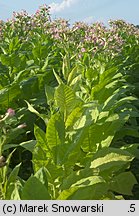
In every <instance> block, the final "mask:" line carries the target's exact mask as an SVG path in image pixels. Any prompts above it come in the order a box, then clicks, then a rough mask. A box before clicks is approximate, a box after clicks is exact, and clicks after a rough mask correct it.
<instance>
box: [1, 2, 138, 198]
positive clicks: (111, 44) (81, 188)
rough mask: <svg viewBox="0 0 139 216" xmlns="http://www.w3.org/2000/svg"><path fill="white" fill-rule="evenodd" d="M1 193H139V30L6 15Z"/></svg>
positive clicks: (41, 13)
mask: <svg viewBox="0 0 139 216" xmlns="http://www.w3.org/2000/svg"><path fill="white" fill-rule="evenodd" d="M0 199H3V200H49V199H51V200H104V199H105V200H119V199H120V200H122V199H137V200H138V199H139V29H138V28H137V27H136V26H134V25H133V24H129V23H126V22H125V21H123V20H115V21H110V22H109V26H105V25H103V23H93V24H90V25H88V24H85V23H83V22H76V23H74V25H73V26H70V25H69V23H68V21H66V20H63V19H56V20H51V16H50V15H49V8H48V7H47V6H46V5H43V6H41V7H40V8H39V9H38V10H37V12H36V13H35V14H33V15H29V14H28V13H27V12H26V11H22V12H20V13H17V12H14V13H13V17H12V18H11V19H9V20H7V21H6V22H4V21H0Z"/></svg>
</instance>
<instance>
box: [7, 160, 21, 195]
mask: <svg viewBox="0 0 139 216" xmlns="http://www.w3.org/2000/svg"><path fill="white" fill-rule="evenodd" d="M20 166H21V164H18V165H17V166H15V168H14V169H13V170H12V172H11V173H10V176H9V178H8V180H7V183H6V192H5V198H6V199H11V194H12V192H13V190H14V189H15V182H16V180H17V176H18V172H19V169H20Z"/></svg>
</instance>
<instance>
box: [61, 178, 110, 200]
mask: <svg viewBox="0 0 139 216" xmlns="http://www.w3.org/2000/svg"><path fill="white" fill-rule="evenodd" d="M107 191H108V186H107V184H106V183H105V181H104V179H103V178H102V177H100V176H91V177H87V178H82V179H81V180H79V181H77V182H76V183H75V184H73V185H72V186H71V187H70V188H69V189H67V190H64V191H62V192H61V194H60V195H59V197H58V198H57V199H62V200H65V199H68V200H69V199H70V200H95V199H101V198H102V197H103V196H104V195H105V194H106V193H107Z"/></svg>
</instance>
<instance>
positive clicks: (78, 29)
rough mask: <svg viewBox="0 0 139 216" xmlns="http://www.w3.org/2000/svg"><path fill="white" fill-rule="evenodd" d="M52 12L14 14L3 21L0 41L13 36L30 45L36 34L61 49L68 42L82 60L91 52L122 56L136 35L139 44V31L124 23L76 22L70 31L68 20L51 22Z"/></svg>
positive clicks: (47, 9) (0, 27)
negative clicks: (49, 38) (53, 42)
mask: <svg viewBox="0 0 139 216" xmlns="http://www.w3.org/2000/svg"><path fill="white" fill-rule="evenodd" d="M49 11H50V8H49V7H48V6H47V5H43V6H41V7H39V9H38V10H37V11H36V13H35V14H33V15H29V14H28V13H27V12H26V11H25V10H23V11H21V12H20V13H16V12H14V13H13V17H12V19H10V20H7V21H6V22H5V23H4V22H3V21H0V38H2V36H5V35H6V34H11V35H18V36H19V38H22V39H24V40H26V41H27V40H28V39H29V40H30V39H31V38H33V35H36V32H38V33H43V34H44V35H49V36H50V37H51V38H52V39H54V40H55V42H58V43H57V44H58V46H61V44H65V43H64V42H65V40H66V42H68V44H69V46H71V47H73V50H75V49H76V50H77V52H78V54H79V55H80V56H82V54H83V53H85V52H91V53H92V55H93V56H94V54H97V53H100V52H102V51H103V53H104V54H106V55H107V54H109V55H112V56H113V55H119V54H120V53H121V52H122V49H123V47H124V46H125V45H126V43H128V41H129V40H128V39H129V38H130V37H132V36H133V35H134V38H136V40H139V29H138V28H136V27H135V26H134V25H132V24H129V23H126V22H125V21H123V20H115V21H112V20H110V21H109V27H106V26H105V25H104V24H103V23H100V22H96V23H93V24H91V25H88V24H86V23H84V22H76V23H74V25H73V26H72V27H70V26H69V22H68V21H67V20H64V19H56V20H51V17H50V13H49ZM8 37H9V35H8Z"/></svg>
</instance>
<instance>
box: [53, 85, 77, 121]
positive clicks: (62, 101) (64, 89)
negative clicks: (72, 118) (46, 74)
mask: <svg viewBox="0 0 139 216" xmlns="http://www.w3.org/2000/svg"><path fill="white" fill-rule="evenodd" d="M55 100H56V104H57V106H58V107H59V108H60V110H61V111H62V112H64V114H65V118H66V117H67V115H68V114H69V113H70V112H71V111H72V110H73V109H74V108H75V106H77V103H78V100H77V98H76V96H75V93H74V92H73V90H72V89H71V88H70V87H69V86H67V85H65V84H63V83H61V84H60V85H59V86H58V87H57V89H56V91H55Z"/></svg>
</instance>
